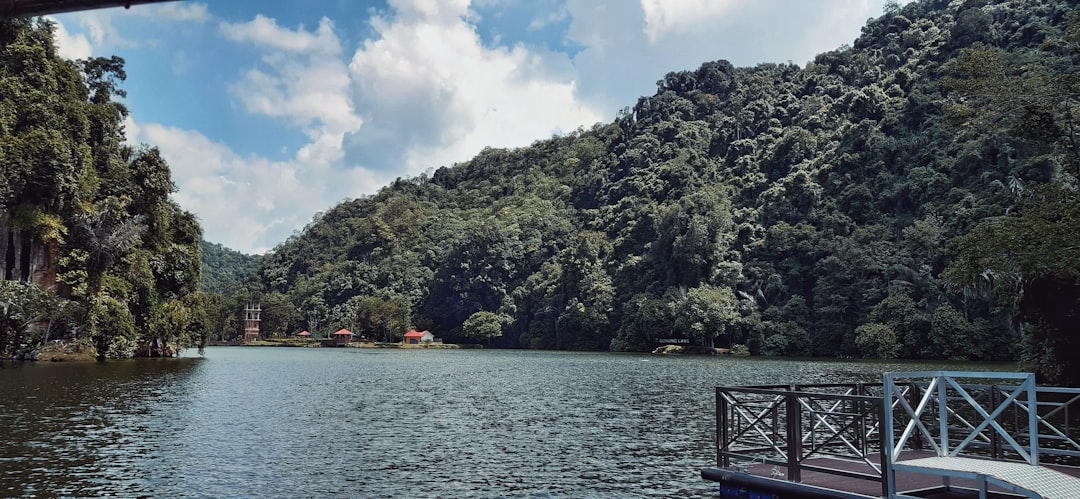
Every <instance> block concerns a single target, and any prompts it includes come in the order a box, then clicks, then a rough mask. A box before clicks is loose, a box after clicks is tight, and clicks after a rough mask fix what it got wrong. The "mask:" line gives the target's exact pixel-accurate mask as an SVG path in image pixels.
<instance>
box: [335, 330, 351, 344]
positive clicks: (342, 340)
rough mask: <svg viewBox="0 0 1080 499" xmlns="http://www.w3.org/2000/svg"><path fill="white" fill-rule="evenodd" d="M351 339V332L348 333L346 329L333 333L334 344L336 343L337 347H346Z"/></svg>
mask: <svg viewBox="0 0 1080 499" xmlns="http://www.w3.org/2000/svg"><path fill="white" fill-rule="evenodd" d="M352 337H353V334H352V331H349V330H348V329H340V330H338V332H336V333H334V343H337V344H339V345H347V344H349V343H350V342H351V341H352Z"/></svg>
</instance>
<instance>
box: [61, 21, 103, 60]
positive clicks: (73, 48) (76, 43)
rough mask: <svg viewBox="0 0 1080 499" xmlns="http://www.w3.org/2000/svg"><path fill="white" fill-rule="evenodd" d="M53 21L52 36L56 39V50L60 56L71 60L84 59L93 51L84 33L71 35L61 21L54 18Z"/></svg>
mask: <svg viewBox="0 0 1080 499" xmlns="http://www.w3.org/2000/svg"><path fill="white" fill-rule="evenodd" d="M53 21H54V22H56V32H55V33H53V37H54V38H55V39H56V51H57V53H59V54H60V57H63V58H64V59H72V60H75V59H86V58H88V57H90V55H91V54H93V53H94V52H93V48H92V47H91V46H90V40H88V39H87V38H86V35H84V34H81V33H80V34H76V35H73V34H71V33H69V32H68V30H67V28H65V27H64V24H63V23H61V22H59V21H56V20H55V19H54V20H53Z"/></svg>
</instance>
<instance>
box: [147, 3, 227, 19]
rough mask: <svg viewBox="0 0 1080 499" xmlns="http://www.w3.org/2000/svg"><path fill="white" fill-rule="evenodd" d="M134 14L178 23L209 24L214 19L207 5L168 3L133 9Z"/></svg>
mask: <svg viewBox="0 0 1080 499" xmlns="http://www.w3.org/2000/svg"><path fill="white" fill-rule="evenodd" d="M131 12H132V13H135V14H138V15H145V16H146V17H152V18H154V19H159V20H160V19H168V20H170V21H177V22H195V23H204V22H209V21H210V20H211V19H213V17H212V16H211V15H210V11H209V10H208V9H207V8H206V4H205V3H195V2H167V3H161V4H153V5H148V6H146V8H132V9H131Z"/></svg>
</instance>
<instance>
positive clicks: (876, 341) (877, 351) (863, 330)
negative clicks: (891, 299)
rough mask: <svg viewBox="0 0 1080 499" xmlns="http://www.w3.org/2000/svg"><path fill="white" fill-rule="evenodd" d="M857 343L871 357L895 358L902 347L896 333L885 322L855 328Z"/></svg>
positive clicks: (865, 354)
mask: <svg viewBox="0 0 1080 499" xmlns="http://www.w3.org/2000/svg"><path fill="white" fill-rule="evenodd" d="M855 345H856V346H857V347H859V350H860V351H861V352H862V356H863V357H864V358H869V359H892V358H895V357H896V356H897V355H898V354H899V353H900V348H901V346H900V343H899V342H898V341H897V338H896V333H895V332H894V331H893V329H892V328H891V327H889V326H886V325H885V324H863V325H861V326H859V327H857V328H855Z"/></svg>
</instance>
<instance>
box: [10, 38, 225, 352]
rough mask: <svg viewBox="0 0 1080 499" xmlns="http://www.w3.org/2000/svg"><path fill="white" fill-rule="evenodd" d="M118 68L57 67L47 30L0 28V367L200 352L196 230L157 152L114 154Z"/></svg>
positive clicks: (204, 325) (123, 147)
mask: <svg viewBox="0 0 1080 499" xmlns="http://www.w3.org/2000/svg"><path fill="white" fill-rule="evenodd" d="M123 63H124V61H123V60H122V59H120V58H118V57H112V58H107V59H106V58H95V59H87V60H79V61H69V60H64V59H62V58H60V57H59V56H58V55H57V53H56V46H55V43H54V40H53V26H52V24H51V23H50V22H49V21H47V20H42V19H38V20H29V19H14V20H0V165H2V168H0V257H2V258H0V262H2V263H3V266H2V268H0V357H7V356H15V357H24V356H31V357H32V355H29V354H30V353H31V352H35V351H37V350H38V349H40V348H41V347H42V346H46V345H48V344H50V341H51V340H63V339H66V340H70V341H69V342H68V343H69V344H70V345H69V346H71V345H73V346H75V347H77V349H78V350H79V351H81V352H90V355H93V356H96V357H99V358H123V357H131V356H133V355H144V356H160V355H170V354H171V353H172V352H173V351H175V350H176V349H178V348H184V347H191V346H201V345H202V344H203V343H205V338H206V335H207V331H208V330H209V328H210V327H211V323H210V322H209V320H208V318H207V314H206V312H205V306H204V302H205V301H206V296H205V295H204V294H203V293H200V292H199V291H198V285H199V253H200V248H199V245H200V241H201V239H202V230H201V229H200V227H199V224H198V222H197V220H196V219H195V217H194V216H193V215H192V214H190V213H188V212H185V211H184V210H182V209H181V208H180V207H179V206H178V205H177V204H176V203H175V202H173V201H172V200H170V199H169V194H170V193H172V192H174V191H175V190H176V187H175V186H174V184H173V182H172V180H171V178H170V173H169V168H168V165H167V164H166V162H165V159H164V158H162V157H161V154H160V153H159V151H158V150H157V149H156V148H150V147H143V146H132V145H129V144H127V143H126V142H125V140H124V129H123V120H124V117H125V116H127V109H126V108H125V107H124V105H123V104H122V103H121V102H120V101H118V100H117V99H116V98H117V97H123V96H124V92H123V90H122V89H121V88H120V84H121V83H122V82H123V81H124V79H125V78H126V74H125V72H124V66H123Z"/></svg>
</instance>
